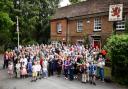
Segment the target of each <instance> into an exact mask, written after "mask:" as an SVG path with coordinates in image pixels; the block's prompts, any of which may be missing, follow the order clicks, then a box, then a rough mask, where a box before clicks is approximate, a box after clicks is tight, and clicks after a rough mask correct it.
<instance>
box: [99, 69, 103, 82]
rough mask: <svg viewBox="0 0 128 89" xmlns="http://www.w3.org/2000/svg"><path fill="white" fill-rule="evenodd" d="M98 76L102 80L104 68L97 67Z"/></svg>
mask: <svg viewBox="0 0 128 89" xmlns="http://www.w3.org/2000/svg"><path fill="white" fill-rule="evenodd" d="M99 74H100V78H101V80H102V81H104V68H100V69H99Z"/></svg>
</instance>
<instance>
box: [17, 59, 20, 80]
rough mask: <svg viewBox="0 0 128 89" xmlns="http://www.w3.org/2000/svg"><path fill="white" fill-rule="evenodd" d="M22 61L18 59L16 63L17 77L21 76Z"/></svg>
mask: <svg viewBox="0 0 128 89" xmlns="http://www.w3.org/2000/svg"><path fill="white" fill-rule="evenodd" d="M20 67H21V65H20V62H19V61H18V62H17V64H16V77H17V78H20Z"/></svg>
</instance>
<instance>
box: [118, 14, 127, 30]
mask: <svg viewBox="0 0 128 89" xmlns="http://www.w3.org/2000/svg"><path fill="white" fill-rule="evenodd" d="M125 20H126V17H125V16H123V20H122V21H117V22H116V30H117V31H119V30H125Z"/></svg>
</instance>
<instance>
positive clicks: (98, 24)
mask: <svg viewBox="0 0 128 89" xmlns="http://www.w3.org/2000/svg"><path fill="white" fill-rule="evenodd" d="M94 31H101V18H99V17H97V18H95V19H94Z"/></svg>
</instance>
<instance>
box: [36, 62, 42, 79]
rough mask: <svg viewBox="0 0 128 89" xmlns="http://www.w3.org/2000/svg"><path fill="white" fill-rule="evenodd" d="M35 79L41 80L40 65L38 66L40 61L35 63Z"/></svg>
mask: <svg viewBox="0 0 128 89" xmlns="http://www.w3.org/2000/svg"><path fill="white" fill-rule="evenodd" d="M36 66H37V78H38V79H41V65H40V61H38V62H37V65H36Z"/></svg>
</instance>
